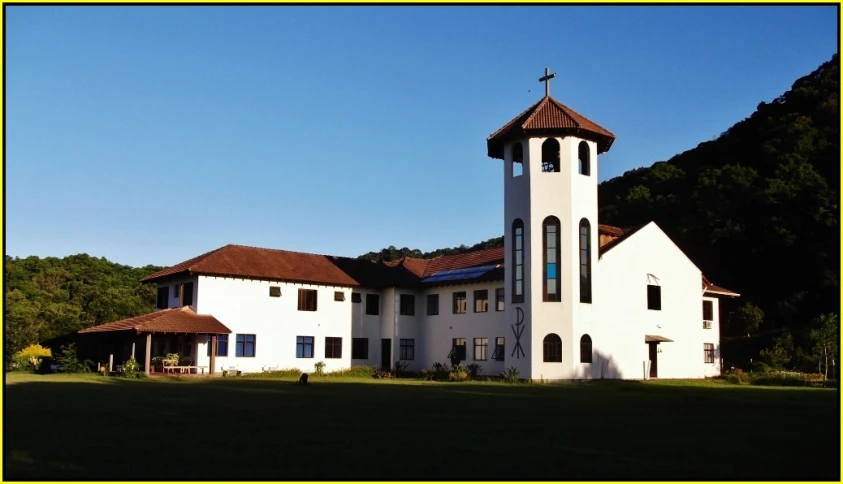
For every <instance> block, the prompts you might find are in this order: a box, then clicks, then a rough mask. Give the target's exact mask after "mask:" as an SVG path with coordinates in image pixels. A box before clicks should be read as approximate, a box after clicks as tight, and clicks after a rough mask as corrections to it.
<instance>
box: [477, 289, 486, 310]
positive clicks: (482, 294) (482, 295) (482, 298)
mask: <svg viewBox="0 0 843 484" xmlns="http://www.w3.org/2000/svg"><path fill="white" fill-rule="evenodd" d="M487 311H489V290H488V289H478V290H476V291H474V312H475V313H485V312H487Z"/></svg>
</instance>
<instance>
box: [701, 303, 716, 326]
mask: <svg viewBox="0 0 843 484" xmlns="http://www.w3.org/2000/svg"><path fill="white" fill-rule="evenodd" d="M703 321H714V303H712V302H711V301H703Z"/></svg>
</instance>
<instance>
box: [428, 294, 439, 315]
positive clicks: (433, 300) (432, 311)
mask: <svg viewBox="0 0 843 484" xmlns="http://www.w3.org/2000/svg"><path fill="white" fill-rule="evenodd" d="M437 314H439V294H428V295H427V315H428V316H436V315H437Z"/></svg>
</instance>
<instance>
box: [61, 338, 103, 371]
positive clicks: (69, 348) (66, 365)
mask: <svg viewBox="0 0 843 484" xmlns="http://www.w3.org/2000/svg"><path fill="white" fill-rule="evenodd" d="M59 351H60V354H59V356H57V357H56V364H58V365H61V371H62V372H64V373H90V372H91V371H93V366H94V362H93V361H91V360H85V361H83V362H80V361H79V357H78V356H77V355H76V345H75V344H74V343H70V344H68V345H64V346H61V347H60V348H59Z"/></svg>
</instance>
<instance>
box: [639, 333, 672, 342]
mask: <svg viewBox="0 0 843 484" xmlns="http://www.w3.org/2000/svg"><path fill="white" fill-rule="evenodd" d="M644 342H645V343H673V340H672V339H670V338H666V337H664V336H661V335H658V334H645V335H644Z"/></svg>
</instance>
